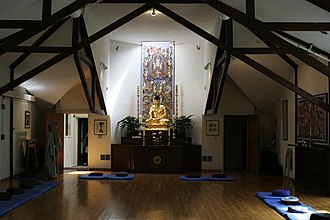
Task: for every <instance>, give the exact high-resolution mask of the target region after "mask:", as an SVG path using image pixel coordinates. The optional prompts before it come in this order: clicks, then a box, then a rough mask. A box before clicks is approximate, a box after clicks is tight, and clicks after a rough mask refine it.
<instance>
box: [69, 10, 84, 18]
mask: <svg viewBox="0 0 330 220" xmlns="http://www.w3.org/2000/svg"><path fill="white" fill-rule="evenodd" d="M81 14H82V9H78V10H77V11H75V12H73V13H72V14H71V17H72V18H79V17H80V15H81Z"/></svg>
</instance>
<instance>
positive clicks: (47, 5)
mask: <svg viewBox="0 0 330 220" xmlns="http://www.w3.org/2000/svg"><path fill="white" fill-rule="evenodd" d="M51 14H52V0H43V1H42V20H46V19H48V18H49V17H50V16H51Z"/></svg>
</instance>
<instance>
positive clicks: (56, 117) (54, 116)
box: [44, 112, 65, 170]
mask: <svg viewBox="0 0 330 220" xmlns="http://www.w3.org/2000/svg"><path fill="white" fill-rule="evenodd" d="M54 121H57V122H58V128H59V130H60V136H61V142H62V149H61V152H60V153H59V155H58V158H57V162H58V167H59V169H60V170H62V169H63V164H64V163H63V157H64V153H63V152H64V150H63V149H64V147H65V146H64V137H63V136H64V114H63V113H54V112H47V113H45V128H44V134H47V130H48V124H50V123H53V122H54Z"/></svg>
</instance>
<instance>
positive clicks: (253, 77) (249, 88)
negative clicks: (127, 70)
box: [0, 0, 330, 113]
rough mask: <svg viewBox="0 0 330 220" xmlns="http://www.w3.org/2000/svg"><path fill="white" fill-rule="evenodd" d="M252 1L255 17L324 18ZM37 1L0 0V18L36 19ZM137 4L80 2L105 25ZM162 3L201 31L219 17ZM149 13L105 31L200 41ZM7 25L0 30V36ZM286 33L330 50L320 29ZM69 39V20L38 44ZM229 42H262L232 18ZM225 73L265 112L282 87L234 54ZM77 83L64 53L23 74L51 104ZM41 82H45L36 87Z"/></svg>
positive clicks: (202, 8)
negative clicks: (34, 73)
mask: <svg viewBox="0 0 330 220" xmlns="http://www.w3.org/2000/svg"><path fill="white" fill-rule="evenodd" d="M224 1H225V2H226V0H224ZM52 2H53V10H52V11H53V12H55V11H56V10H59V9H60V8H62V7H64V6H65V5H67V4H69V3H70V2H72V1H65V0H58V1H52ZM55 2H56V3H55ZM255 2H256V18H257V19H260V20H262V21H309V22H317V21H324V22H330V13H329V12H326V11H324V10H322V9H319V8H317V7H316V6H314V5H312V4H310V3H308V2H307V1H305V0H290V1H288V0H277V1H273V0H255ZM41 3H42V1H41V0H25V1H21V0H11V1H6V3H2V6H1V7H0V19H40V18H41ZM227 4H229V5H231V6H232V7H234V8H236V9H238V10H241V11H242V12H245V0H231V1H228V0H227ZM139 6H140V4H91V5H88V6H86V8H85V12H86V13H91V14H92V16H94V18H95V20H97V22H98V23H99V25H100V26H106V25H108V24H109V23H111V22H113V21H115V20H116V19H118V18H120V17H122V16H124V15H126V14H127V13H129V12H131V11H132V10H134V9H136V8H137V7H139ZM165 6H166V7H168V8H169V9H171V10H173V11H174V12H176V13H177V14H179V15H181V16H182V17H184V18H186V19H188V20H190V21H191V22H192V23H194V24H196V25H197V26H199V27H200V28H202V29H204V30H205V31H208V30H209V29H210V27H211V26H212V25H213V24H214V22H215V20H216V19H219V16H218V12H217V11H216V10H214V9H213V8H211V7H209V6H207V5H194V4H168V5H166V4H165ZM150 13H151V12H147V13H145V14H143V15H141V16H139V17H138V18H136V19H134V20H132V21H131V22H129V23H127V24H125V25H124V26H122V27H121V28H119V29H117V30H115V31H113V32H112V33H111V34H109V35H108V36H107V37H110V38H111V39H112V40H117V41H122V42H128V43H133V44H140V42H141V41H163V40H166V41H175V42H176V44H180V43H191V42H197V43H198V42H203V39H202V38H201V37H199V36H198V35H196V34H194V33H193V32H191V31H190V30H188V29H186V28H185V27H183V26H181V25H180V24H178V23H176V22H175V21H172V20H171V19H169V18H167V17H166V16H165V15H162V14H161V13H159V12H158V14H157V16H156V17H151V16H150ZM13 31H14V30H0V39H1V38H3V37H4V36H7V35H9V34H10V33H12V32H13ZM290 34H292V35H294V36H296V37H299V38H301V39H302V40H304V41H306V42H310V43H313V44H314V45H315V46H316V47H318V48H321V49H323V50H324V51H327V52H328V53H330V43H329V42H330V34H327V35H326V34H322V33H320V32H313V33H312V32H290ZM216 37H217V36H216ZM34 39H36V37H35V38H34ZM30 42H33V39H31V40H29V41H28V42H25V43H24V44H25V45H28V44H30ZM70 44H71V22H67V23H66V24H65V25H64V26H63V28H61V30H60V31H58V32H57V33H56V34H55V35H54V36H52V37H51V38H50V39H49V40H47V41H46V42H45V43H44V44H43V45H57V46H68V45H70ZM234 46H236V47H265V45H264V43H263V42H262V41H261V40H260V39H258V38H257V37H256V36H255V35H254V34H252V33H251V32H250V31H248V30H247V29H246V28H244V27H242V26H241V25H239V24H237V23H235V25H234ZM17 56H18V55H17V54H14V53H7V54H4V55H2V56H0V62H4V63H7V64H10V63H11V62H12V61H13V60H14V59H15V57H17ZM49 57H50V55H47V54H41V55H33V56H31V57H29V58H28V59H27V60H26V61H25V62H24V63H22V65H21V66H19V67H18V68H17V69H16V73H17V75H20V74H22V73H25V72H27V71H28V70H30V69H31V68H33V67H35V66H36V65H37V64H40V63H41V61H43V60H45V59H46V58H49ZM250 57H251V58H253V59H256V60H258V62H260V63H262V64H264V65H265V66H267V67H268V68H270V69H272V70H273V71H275V72H276V73H278V74H280V75H281V76H283V77H285V78H287V79H289V78H290V77H291V75H292V73H293V70H292V68H291V67H290V66H289V65H288V64H287V63H285V62H284V61H283V60H282V59H281V58H279V56H277V55H255V56H250ZM229 74H230V76H231V77H232V78H233V80H234V81H235V82H236V84H237V85H238V86H239V87H240V88H241V89H242V91H243V92H244V93H245V94H246V95H247V96H248V97H249V99H250V100H251V101H252V102H253V103H254V104H255V105H256V106H257V108H258V109H259V110H260V111H262V112H265V113H270V112H271V111H272V110H273V107H274V104H275V102H276V101H277V100H278V98H279V96H280V95H281V92H282V91H283V87H282V86H281V85H278V84H277V83H275V82H274V81H272V80H271V79H269V78H267V77H265V76H263V75H262V74H261V73H259V72H257V71H255V70H254V69H252V68H251V67H249V66H247V65H245V64H243V63H242V62H241V61H239V60H238V59H235V60H234V61H233V62H232V63H231V65H230V69H229ZM78 83H79V76H78V73H77V70H76V67H75V65H74V63H73V61H72V58H68V59H66V60H64V61H62V62H60V63H58V64H57V65H55V66H53V67H51V68H49V69H48V70H46V71H44V73H41V74H39V75H38V76H36V77H34V78H32V79H30V80H28V81H27V82H25V83H24V86H25V87H26V88H27V89H28V90H29V91H30V92H31V93H32V94H34V95H35V96H37V97H38V98H41V99H43V100H45V101H48V102H49V103H52V104H55V103H56V102H57V101H58V100H59V99H60V98H61V97H62V96H63V94H65V92H66V91H68V90H69V89H70V88H72V87H73V86H75V85H77V84H78ZM41 85H47V86H46V87H42V86H41Z"/></svg>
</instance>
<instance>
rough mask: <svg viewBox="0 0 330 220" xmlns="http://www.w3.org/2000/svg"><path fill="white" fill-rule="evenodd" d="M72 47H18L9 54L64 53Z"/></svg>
mask: <svg viewBox="0 0 330 220" xmlns="http://www.w3.org/2000/svg"><path fill="white" fill-rule="evenodd" d="M70 48H71V47H56V46H54V47H46V46H42V47H36V46H17V47H14V48H13V49H10V50H9V51H8V52H16V53H22V52H24V53H29V54H31V53H62V52H64V51H66V50H68V49H70Z"/></svg>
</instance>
